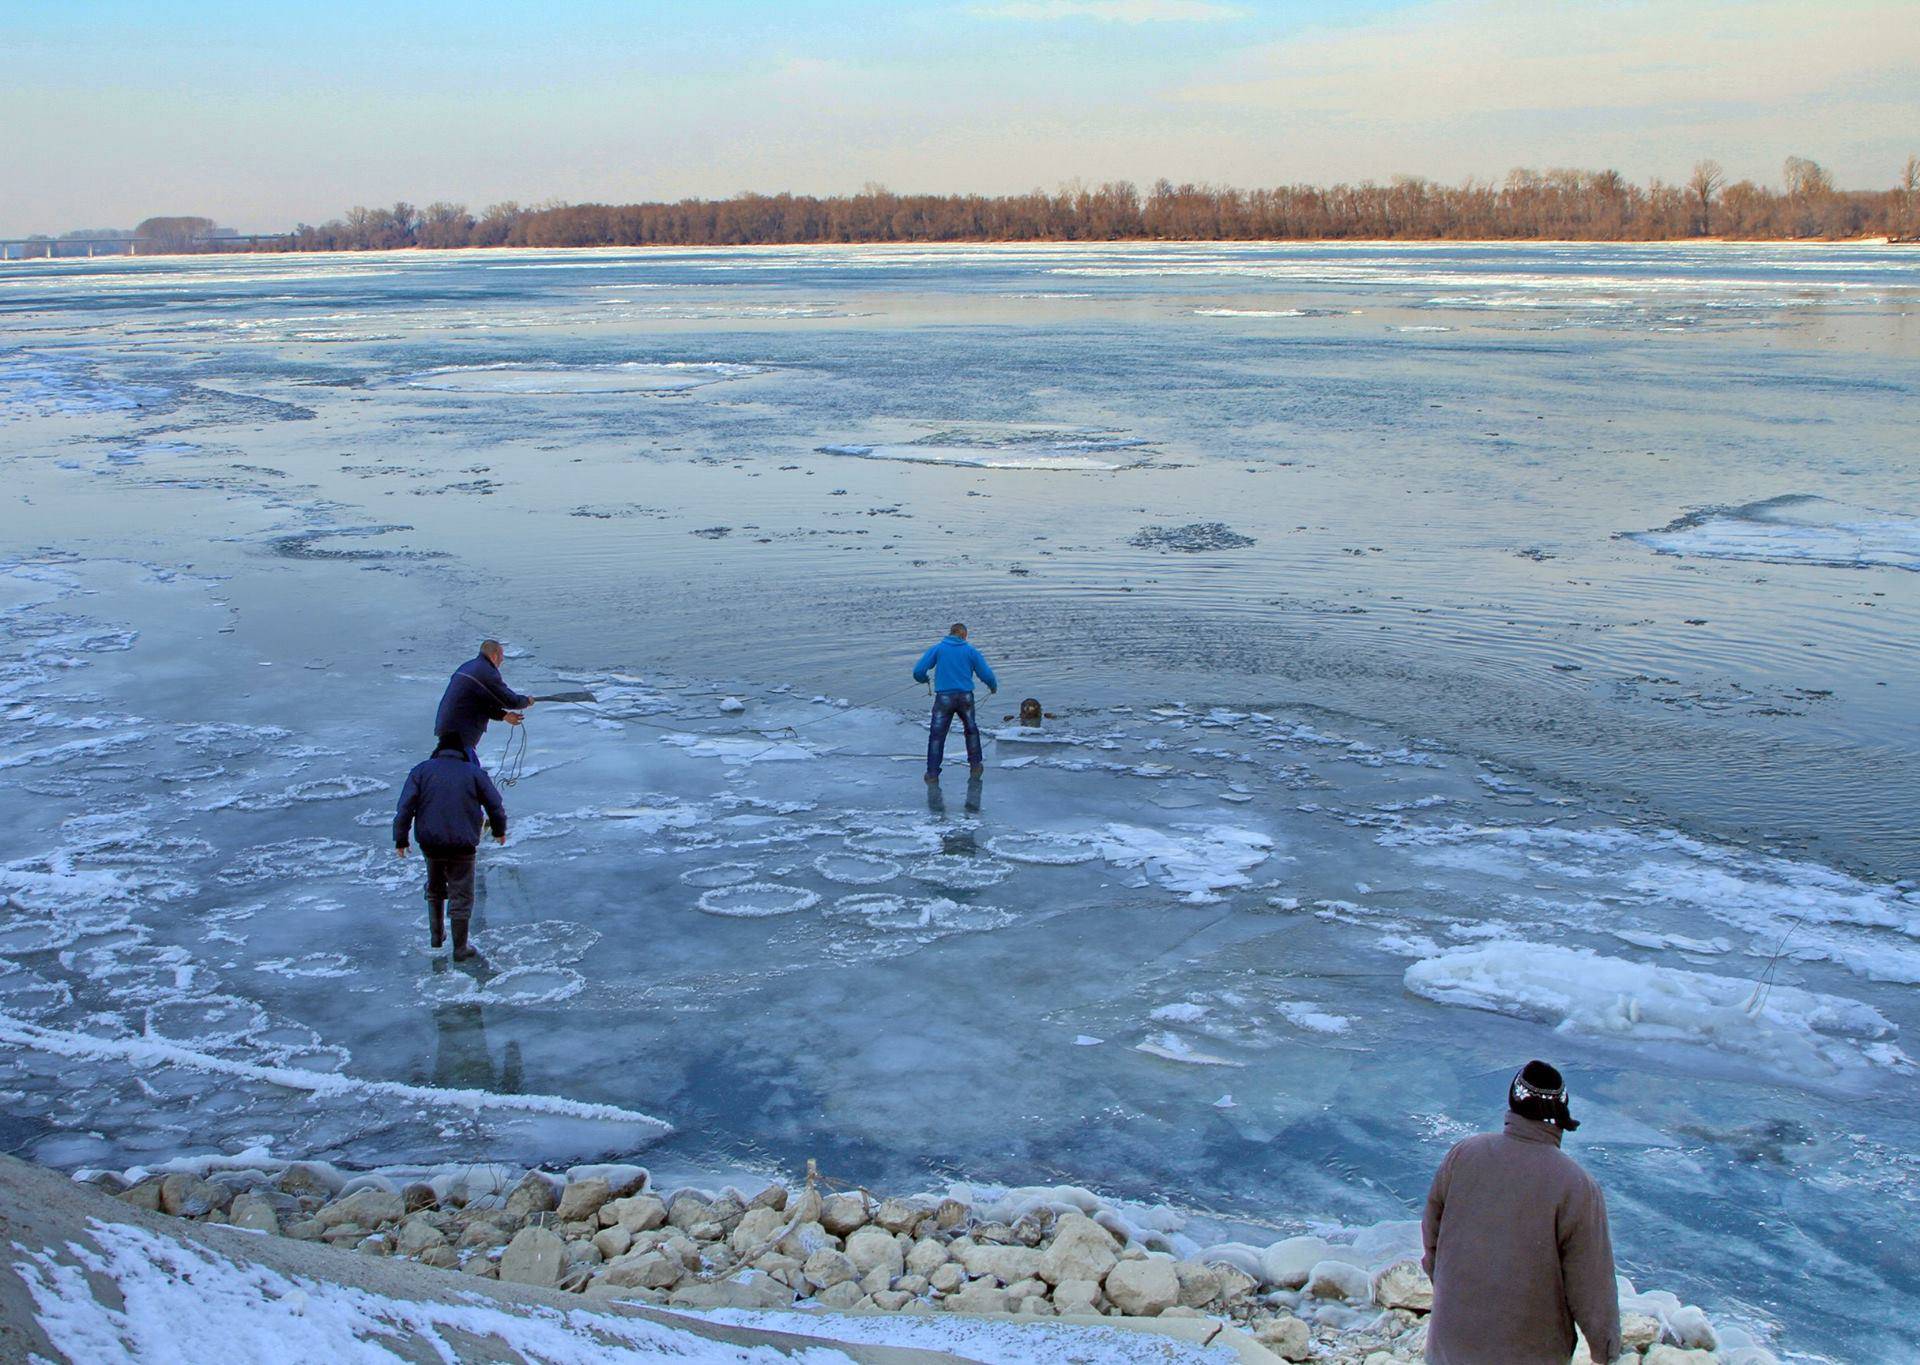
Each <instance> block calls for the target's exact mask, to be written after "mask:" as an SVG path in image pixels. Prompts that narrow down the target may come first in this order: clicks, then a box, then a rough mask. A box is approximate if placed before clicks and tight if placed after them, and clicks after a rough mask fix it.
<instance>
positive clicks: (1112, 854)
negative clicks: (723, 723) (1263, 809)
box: [1092, 824, 1273, 905]
mask: <svg viewBox="0 0 1920 1365" xmlns="http://www.w3.org/2000/svg"><path fill="white" fill-rule="evenodd" d="M1092 838H1093V845H1094V847H1095V848H1096V849H1098V850H1099V853H1100V856H1101V857H1103V858H1105V859H1106V860H1107V861H1108V862H1110V863H1112V864H1113V865H1114V866H1116V867H1122V868H1139V869H1141V870H1143V871H1145V872H1146V874H1147V875H1148V876H1150V877H1151V878H1153V880H1155V881H1157V882H1159V883H1160V884H1161V885H1162V886H1164V887H1166V888H1167V889H1168V890H1169V891H1177V892H1179V893H1181V898H1182V899H1183V900H1185V901H1186V902H1187V903H1188V904H1189V905H1209V904H1212V903H1213V902H1215V901H1218V900H1219V899H1220V895H1219V893H1220V892H1221V891H1224V890H1227V889H1228V888H1230V887H1238V886H1245V885H1247V884H1248V880H1247V875H1246V874H1247V873H1248V872H1249V871H1251V870H1252V869H1254V868H1256V867H1258V866H1259V865H1260V864H1261V863H1263V862H1265V861H1266V860H1267V858H1268V856H1269V855H1270V854H1271V853H1272V852H1273V840H1272V839H1270V838H1268V837H1267V836H1266V835H1264V834H1260V833H1258V832H1256V831H1254V830H1250V829H1239V828H1236V827H1234V826H1231V825H1175V826H1173V828H1172V830H1171V831H1168V830H1158V829H1149V828H1147V827H1146V826H1144V825H1122V824H1110V825H1106V826H1104V827H1103V828H1102V829H1100V830H1099V831H1098V832H1097V833H1095V834H1094V835H1093V836H1092Z"/></svg>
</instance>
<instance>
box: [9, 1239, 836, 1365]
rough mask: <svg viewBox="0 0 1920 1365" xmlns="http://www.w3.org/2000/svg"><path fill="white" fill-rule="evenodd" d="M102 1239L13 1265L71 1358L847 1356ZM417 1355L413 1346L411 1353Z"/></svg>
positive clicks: (184, 1247)
mask: <svg viewBox="0 0 1920 1365" xmlns="http://www.w3.org/2000/svg"><path fill="white" fill-rule="evenodd" d="M87 1236H88V1239H89V1240H90V1241H91V1242H92V1243H93V1245H92V1246H88V1245H86V1244H85V1243H83V1242H78V1241H75V1242H70V1243H68V1245H67V1247H66V1248H65V1251H66V1254H67V1255H68V1256H71V1257H72V1258H73V1259H74V1260H76V1261H78V1262H79V1264H78V1265H69V1264H65V1263H64V1262H63V1261H61V1260H60V1259H57V1258H56V1256H55V1254H54V1253H53V1252H51V1251H33V1250H25V1251H23V1252H20V1253H17V1254H22V1255H23V1256H24V1259H21V1260H16V1261H15V1262H14V1269H15V1271H16V1272H17V1273H18V1274H19V1276H20V1278H21V1279H22V1280H23V1281H24V1282H25V1284H26V1286H27V1290H28V1292H29V1293H30V1294H31V1295H32V1297H33V1305H34V1315H35V1317H36V1319H37V1320H38V1322H39V1325H40V1329H41V1331H43V1332H45V1333H46V1335H47V1338H48V1339H49V1340H50V1341H51V1342H52V1343H53V1345H54V1346H55V1347H56V1348H58V1349H59V1350H60V1351H61V1352H62V1353H63V1354H64V1355H66V1356H67V1357H68V1358H70V1359H73V1360H86V1361H97V1362H102V1363H103V1365H104V1362H109V1361H125V1362H129V1363H130V1365H131V1363H133V1362H142V1363H144V1362H152V1363H153V1365H162V1363H163V1362H173V1361H182V1360H192V1361H194V1362H196V1365H249V1363H250V1362H255V1361H262V1360H327V1361H340V1362H366V1363H367V1365H375V1363H376V1362H390V1361H393V1360H395V1359H399V1358H400V1356H399V1355H398V1354H397V1353H396V1352H395V1351H394V1350H393V1349H391V1348H390V1346H389V1345H388V1343H393V1344H394V1345H398V1344H399V1343H400V1342H401V1340H402V1339H403V1338H404V1336H406V1335H408V1334H411V1335H412V1336H414V1337H417V1338H419V1339H421V1340H423V1341H425V1342H426V1343H428V1344H429V1346H430V1347H431V1348H432V1349H433V1350H434V1351H435V1352H436V1353H437V1354H439V1355H440V1356H441V1358H443V1359H446V1360H456V1359H459V1358H461V1356H462V1355H463V1354H464V1351H463V1349H462V1347H463V1344H464V1342H465V1341H466V1340H467V1339H469V1338H478V1339H481V1340H486V1339H489V1338H491V1339H492V1340H494V1341H498V1342H501V1343H503V1344H504V1345H505V1346H506V1347H507V1348H508V1349H507V1354H508V1355H513V1356H516V1357H517V1358H523V1359H526V1360H538V1361H543V1362H547V1363H548V1365H620V1363H622V1362H630V1361H676V1362H682V1363H683V1365H709V1363H711V1365H721V1362H726V1363H727V1365H786V1363H787V1362H791V1361H794V1360H796V1359H798V1360H801V1361H804V1362H805V1365H842V1362H847V1363H848V1365H850V1359H849V1357H848V1356H847V1355H846V1354H845V1353H844V1352H841V1351H835V1350H831V1349H828V1348H826V1347H821V1348H819V1349H817V1350H811V1351H808V1352H806V1353H805V1354H804V1355H803V1356H798V1357H796V1356H790V1355H788V1354H786V1353H785V1352H783V1351H779V1350H775V1349H774V1348H772V1347H765V1346H752V1347H749V1346H735V1345H731V1344H728V1343H726V1342H719V1341H712V1340H708V1339H707V1338H704V1337H701V1336H697V1335H695V1334H694V1333H691V1332H686V1331H679V1330H676V1329H675V1328H673V1327H669V1326H664V1325H661V1324H658V1323H655V1322H651V1321H648V1320H646V1319H644V1318H637V1317H628V1316H624V1315H619V1314H613V1313H595V1312H590V1311H587V1310H585V1309H573V1310H570V1311H568V1312H564V1313H563V1312H561V1311H559V1310H558V1309H553V1308H546V1307H542V1306H540V1305H538V1304H516V1305H514V1306H513V1307H512V1308H509V1307H507V1306H506V1305H503V1304H496V1303H488V1302H485V1301H483V1300H481V1299H479V1298H477V1297H476V1298H474V1299H473V1300H472V1301H471V1302H468V1303H461V1304H453V1303H441V1302H437V1301H434V1300H431V1299H396V1298H390V1297H388V1296H386V1295H384V1294H376V1293H371V1292H369V1291H367V1290H364V1289H356V1288H353V1287H350V1286H347V1285H340V1284H333V1283H329V1282H327V1281H324V1280H314V1279H309V1278H307V1277H305V1276H290V1275H285V1274H282V1273H281V1272H279V1271H277V1270H274V1269H271V1268H269V1267H267V1266H264V1265H260V1264H256V1263H251V1262H240V1261H234V1260H230V1259H228V1258H227V1257H225V1256H221V1255H219V1254H217V1253H215V1252H213V1251H211V1250H209V1249H207V1248H205V1247H201V1246H197V1245H194V1244H192V1243H183V1242H176V1241H174V1240H173V1239H172V1238H169V1237H162V1236H159V1235H157V1234H155V1233H152V1232H149V1231H147V1230H146V1229H145V1228H141V1227H135V1226H132V1225H130V1224H124V1223H103V1222H100V1221H98V1220H91V1221H90V1224H89V1229H88V1233H87ZM89 1273H91V1274H92V1275H94V1276H95V1277H104V1278H105V1279H106V1280H108V1281H110V1282H111V1284H112V1286H113V1288H114V1290H116V1291H117V1292H118V1298H119V1299H120V1303H119V1306H117V1307H115V1306H110V1305H109V1304H107V1303H103V1302H101V1301H100V1299H98V1298H96V1297H95V1290H94V1288H93V1286H92V1285H91V1284H90V1283H89V1282H88V1275H89ZM408 1354H409V1355H411V1354H412V1353H411V1352H409V1353H408Z"/></svg>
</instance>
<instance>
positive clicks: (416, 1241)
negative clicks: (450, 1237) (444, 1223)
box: [393, 1214, 447, 1256]
mask: <svg viewBox="0 0 1920 1365" xmlns="http://www.w3.org/2000/svg"><path fill="white" fill-rule="evenodd" d="M446 1244H447V1234H446V1233H444V1232H442V1231H440V1229H439V1228H437V1227H435V1226H434V1225H433V1224H432V1223H431V1222H429V1221H428V1220H427V1219H425V1218H422V1217H421V1216H420V1215H419V1214H414V1215H413V1216H412V1217H410V1218H408V1219H407V1221H406V1222H404V1223H402V1224H401V1225H400V1229H399V1231H398V1232H396V1233H395V1234H394V1238H393V1245H394V1247H395V1249H396V1250H398V1251H399V1252H400V1254H401V1255H402V1256H418V1255H419V1254H420V1253H421V1252H423V1251H425V1250H427V1249H428V1248H429V1247H437V1246H445V1245H446Z"/></svg>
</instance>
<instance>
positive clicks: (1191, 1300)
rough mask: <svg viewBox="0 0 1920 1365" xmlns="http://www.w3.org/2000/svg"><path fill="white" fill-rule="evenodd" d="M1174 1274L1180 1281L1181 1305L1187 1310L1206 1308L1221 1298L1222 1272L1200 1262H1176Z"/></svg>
mask: <svg viewBox="0 0 1920 1365" xmlns="http://www.w3.org/2000/svg"><path fill="white" fill-rule="evenodd" d="M1173 1273H1174V1275H1175V1276H1176V1277H1177V1278H1178V1279H1179V1281H1180V1304H1181V1306H1182V1307H1185V1308H1205V1307H1206V1306H1207V1305H1208V1304H1210V1303H1212V1302H1213V1301H1214V1300H1215V1299H1216V1298H1218V1297H1219V1296H1220V1272H1219V1271H1217V1270H1215V1269H1214V1268H1213V1267H1212V1266H1210V1265H1203V1264H1202V1263H1201V1262H1199V1261H1175V1262H1174V1263H1173Z"/></svg>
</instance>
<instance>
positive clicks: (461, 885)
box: [420, 845, 473, 924]
mask: <svg viewBox="0 0 1920 1365" xmlns="http://www.w3.org/2000/svg"><path fill="white" fill-rule="evenodd" d="M420 855H421V856H422V857H423V858H425V859H426V860H427V904H428V905H430V906H436V907H437V906H442V905H444V906H446V908H447V910H448V911H449V912H450V913H451V914H452V916H453V921H454V923H455V924H464V923H466V921H467V920H469V919H471V918H472V916H473V850H472V849H470V848H427V847H426V846H425V845H422V846H421V848H420Z"/></svg>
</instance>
